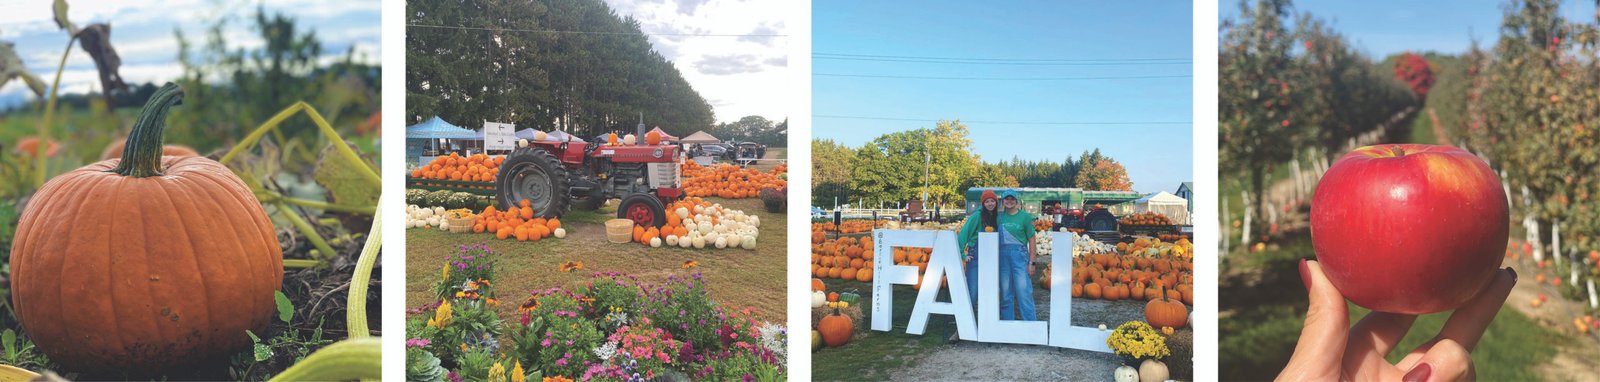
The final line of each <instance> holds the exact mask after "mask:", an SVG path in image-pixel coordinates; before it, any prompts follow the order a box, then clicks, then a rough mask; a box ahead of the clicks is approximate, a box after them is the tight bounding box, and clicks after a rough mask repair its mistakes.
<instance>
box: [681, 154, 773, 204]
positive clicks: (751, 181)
mask: <svg viewBox="0 0 1600 382" xmlns="http://www.w3.org/2000/svg"><path fill="white" fill-rule="evenodd" d="M786 168H787V167H785V166H778V167H776V168H774V169H773V171H772V172H761V171H760V170H756V169H747V168H739V166H734V165H730V164H725V163H724V164H718V165H713V166H709V167H707V166H701V165H700V164H698V163H694V162H692V161H690V162H684V163H683V165H682V166H680V168H679V170H680V171H681V174H682V175H683V191H684V193H685V194H688V195H689V196H696V197H711V196H715V197H719V198H723V199H745V198H754V197H756V196H757V195H758V194H759V193H760V192H761V189H763V188H783V187H788V186H789V182H788V181H786V180H783V179H780V175H783V174H784V171H786V170H785V169H786Z"/></svg>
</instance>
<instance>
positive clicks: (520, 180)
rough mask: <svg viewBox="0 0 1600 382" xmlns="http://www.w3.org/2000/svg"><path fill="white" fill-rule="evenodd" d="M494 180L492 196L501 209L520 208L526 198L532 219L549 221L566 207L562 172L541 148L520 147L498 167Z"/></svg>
mask: <svg viewBox="0 0 1600 382" xmlns="http://www.w3.org/2000/svg"><path fill="white" fill-rule="evenodd" d="M496 179H497V180H496V181H495V196H496V199H497V200H498V201H499V203H500V207H501V208H502V209H504V208H508V207H513V206H518V207H520V206H521V205H522V200H523V199H527V200H528V201H529V207H532V208H533V215H534V216H537V217H541V218H546V219H549V218H555V217H560V216H561V214H564V213H566V212H567V209H568V208H569V207H570V204H569V203H568V200H567V198H568V197H567V187H568V186H567V173H566V170H565V169H563V168H561V162H560V161H558V160H556V157H555V156H554V155H550V152H548V151H544V149H539V148H534V147H524V148H519V149H517V150H516V151H512V152H511V155H507V156H506V161H505V163H501V164H500V173H499V176H497V177H496Z"/></svg>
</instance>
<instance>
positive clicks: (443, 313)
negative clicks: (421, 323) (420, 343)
mask: <svg viewBox="0 0 1600 382" xmlns="http://www.w3.org/2000/svg"><path fill="white" fill-rule="evenodd" d="M453 313H454V312H452V311H451V310H450V301H445V302H442V303H439V310H436V311H434V312H433V320H431V321H430V322H432V324H429V325H430V326H433V327H435V328H440V329H443V328H444V327H446V326H449V325H450V319H451V316H452V314H453Z"/></svg>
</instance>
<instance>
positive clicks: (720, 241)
mask: <svg viewBox="0 0 1600 382" xmlns="http://www.w3.org/2000/svg"><path fill="white" fill-rule="evenodd" d="M727 247H728V239H727V238H725V237H721V236H718V237H717V249H723V248H727Z"/></svg>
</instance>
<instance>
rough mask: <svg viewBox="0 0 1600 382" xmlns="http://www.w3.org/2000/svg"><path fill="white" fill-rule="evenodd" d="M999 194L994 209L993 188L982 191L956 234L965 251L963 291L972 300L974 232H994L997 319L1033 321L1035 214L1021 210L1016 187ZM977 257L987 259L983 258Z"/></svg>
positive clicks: (975, 267)
mask: <svg viewBox="0 0 1600 382" xmlns="http://www.w3.org/2000/svg"><path fill="white" fill-rule="evenodd" d="M1002 195H1003V196H1002V197H1000V198H999V202H998V204H999V207H1000V208H998V211H995V210H996V208H995V206H994V204H995V203H996V202H995V194H994V192H993V191H984V193H983V198H982V200H983V206H984V207H983V208H982V209H979V210H978V212H974V213H973V214H972V216H971V217H968V218H967V221H966V223H965V224H962V225H961V232H960V233H959V234H957V236H956V240H957V241H959V242H960V244H961V248H963V249H964V252H963V253H964V254H965V255H964V256H963V260H964V261H966V268H967V269H966V275H967V290H968V293H967V294H968V296H971V297H972V301H973V303H974V304H976V302H977V295H978V290H977V288H978V262H979V261H980V260H978V259H977V250H976V247H977V244H978V233H980V232H998V233H999V234H1000V256H997V257H996V258H993V260H992V261H999V263H997V264H999V265H1000V319H1002V320H1029V321H1036V320H1038V315H1037V313H1036V312H1035V310H1034V303H1033V283H1032V281H1031V280H1032V277H1031V276H1032V275H1033V274H1034V273H1035V272H1037V270H1035V269H1034V266H1033V260H1034V254H1036V253H1038V251H1036V250H1035V246H1034V230H1033V221H1034V220H1036V219H1037V218H1036V217H1034V216H1033V214H1030V213H1028V212H1027V211H1023V210H1022V208H1021V206H1022V204H1021V202H1020V201H1019V200H1018V195H1017V192H1016V191H1014V190H1005V191H1004V192H1003V193H1002ZM981 261H991V260H990V259H989V258H984V259H983V260H981Z"/></svg>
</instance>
